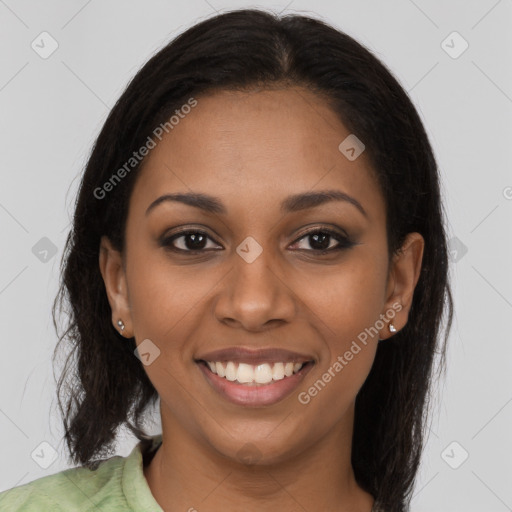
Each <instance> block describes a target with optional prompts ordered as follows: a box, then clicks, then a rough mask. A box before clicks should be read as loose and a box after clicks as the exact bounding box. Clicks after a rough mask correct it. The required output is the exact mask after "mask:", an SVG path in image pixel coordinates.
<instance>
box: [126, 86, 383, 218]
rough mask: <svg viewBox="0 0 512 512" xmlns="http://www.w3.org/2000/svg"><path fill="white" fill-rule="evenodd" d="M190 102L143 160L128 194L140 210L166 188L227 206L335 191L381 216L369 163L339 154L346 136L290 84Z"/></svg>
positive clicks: (326, 111) (313, 98)
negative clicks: (204, 195)
mask: <svg viewBox="0 0 512 512" xmlns="http://www.w3.org/2000/svg"><path fill="white" fill-rule="evenodd" d="M196 101H197V105H196V106H195V107H194V108H192V109H186V111H188V114H184V113H181V115H180V116H179V119H178V117H175V118H174V124H173V128H172V129H171V130H170V131H169V133H168V134H166V135H164V137H163V138H162V141H161V142H159V143H158V144H157V146H156V147H155V148H154V149H153V150H151V152H150V154H149V155H148V157H146V161H145V163H144V166H143V168H142V170H141V171H140V176H139V177H138V179H137V183H136V185H135V188H134V191H133V201H134V202H135V203H137V204H138V203H141V205H140V206H141V207H143V203H144V204H146V207H147V205H148V204H149V203H150V202H151V201H152V200H154V199H155V198H156V197H158V196H159V195H163V194H166V193H169V192H172V191H179V192H190V191H194V192H203V193H209V194H214V195H218V196H220V197H222V198H224V199H225V200H224V199H223V200H224V202H225V203H226V204H227V205H228V208H229V203H230V201H231V202H232V203H233V206H234V207H235V206H240V204H242V203H243V204H244V205H245V207H249V206H250V207H251V208H252V207H257V206H258V204H259V205H263V204H265V205H267V206H268V203H269V202H273V201H274V200H275V204H278V201H280V200H281V199H282V198H283V197H284V196H287V195H290V194H294V193H302V192H306V191H313V190H320V189H332V188H337V189H339V190H342V191H344V192H346V193H349V194H350V195H353V196H356V197H357V198H358V199H359V200H360V202H363V203H367V205H368V208H366V206H365V208H366V209H367V210H373V214H374V215H376V216H378V215H382V214H383V208H384V205H383V199H382V197H381V194H380V190H379V189H378V186H377V183H376V181H375V179H374V176H373V172H372V170H371V167H370V164H369V159H368V158H367V157H366V155H365V153H364V152H363V153H362V154H361V155H360V156H359V157H357V158H356V159H355V160H350V159H348V158H347V156H346V155H345V154H344V153H342V151H340V149H339V146H340V143H342V142H343V141H344V140H346V139H347V137H349V136H351V133H350V131H349V130H348V129H347V128H346V127H345V126H344V125H343V123H342V122H341V120H340V119H339V117H338V115H337V114H336V113H334V112H333V111H332V110H331V108H330V107H329V106H328V105H327V103H326V102H325V100H324V99H322V98H321V97H319V96H318V95H316V94H314V93H313V92H311V91H309V90H307V89H303V88H299V87H293V88H284V89H276V90H261V91H251V92H240V91H220V92H215V93H213V94H208V95H205V96H198V97H197V98H196ZM178 113H180V111H179V110H178V112H177V114H178ZM176 121H178V122H176ZM348 140H350V139H348ZM267 206H265V208H267ZM369 213H370V214H371V212H370V211H369Z"/></svg>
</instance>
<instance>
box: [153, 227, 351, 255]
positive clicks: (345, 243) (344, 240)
mask: <svg viewBox="0 0 512 512" xmlns="http://www.w3.org/2000/svg"><path fill="white" fill-rule="evenodd" d="M319 233H320V234H324V235H328V236H330V237H332V238H334V239H335V240H336V241H337V242H338V246H336V247H331V248H330V249H323V250H322V249H294V250H298V251H306V252H313V253H316V254H317V255H326V254H330V253H333V252H336V251H341V250H343V249H349V248H350V247H353V246H354V245H356V243H355V242H353V241H352V240H351V239H350V238H349V237H347V236H345V235H342V234H341V233H338V232H337V231H333V230H332V229H329V228H316V229H312V230H310V231H307V232H305V233H302V234H301V235H300V237H299V238H297V239H296V240H295V241H294V242H293V243H292V245H294V244H296V243H297V242H300V241H301V240H302V239H304V238H307V237H308V236H312V235H316V234H319ZM187 235H202V236H205V237H206V238H208V239H210V240H212V241H213V242H215V243H217V242H216V241H215V240H213V239H212V238H211V237H210V236H209V235H208V233H206V232H205V231H202V230H199V229H186V230H183V231H180V232H178V233H175V234H174V235H172V236H170V237H167V238H164V239H162V241H161V242H160V244H161V245H162V247H165V248H166V249H168V250H170V251H173V252H177V253H191V254H199V253H201V252H206V251H208V250H212V249H196V250H194V249H179V248H177V247H174V246H173V245H172V244H173V242H174V241H175V240H177V239H178V238H181V237H184V236H187ZM214 250H219V249H214Z"/></svg>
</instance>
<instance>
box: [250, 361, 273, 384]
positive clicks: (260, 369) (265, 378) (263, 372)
mask: <svg viewBox="0 0 512 512" xmlns="http://www.w3.org/2000/svg"><path fill="white" fill-rule="evenodd" d="M254 380H255V381H256V382H257V383H258V384H268V383H269V382H271V381H272V368H270V365H269V364H267V363H265V364H259V365H258V366H256V370H254Z"/></svg>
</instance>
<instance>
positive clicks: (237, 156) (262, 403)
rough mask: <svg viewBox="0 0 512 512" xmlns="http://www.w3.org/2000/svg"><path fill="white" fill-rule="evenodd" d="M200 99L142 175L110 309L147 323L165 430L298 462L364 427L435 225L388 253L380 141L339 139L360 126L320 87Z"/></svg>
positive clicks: (140, 327) (137, 331) (233, 450)
mask: <svg viewBox="0 0 512 512" xmlns="http://www.w3.org/2000/svg"><path fill="white" fill-rule="evenodd" d="M196 99H197V105H196V106H195V107H194V108H192V109H191V111H190V113H189V114H188V115H186V116H183V118H180V120H179V123H178V124H175V125H174V128H173V129H172V131H170V132H169V134H168V135H166V136H165V137H164V138H163V139H162V141H161V142H160V143H159V144H158V145H157V147H156V148H155V149H152V150H151V152H150V154H149V156H148V157H147V160H146V163H145V166H144V168H143V170H142V171H141V174H140V175H139V177H138V179H137V182H136V184H135V187H134V189H133V194H132V197H131V199H130V206H129V214H128V219H127V226H126V252H125V255H124V256H125V266H124V267H123V268H119V267H117V268H118V272H117V273H116V272H114V270H113V269H114V268H116V261H117V262H119V260H116V256H115V252H113V251H110V256H111V257H110V258H109V259H108V261H109V262H110V263H109V264H108V265H107V264H106V266H105V267H104V268H103V272H104V278H106V284H107V289H108V290H109V299H110V303H111V305H112V309H113V317H112V318H113V322H116V321H117V319H119V318H122V319H123V321H124V323H125V325H126V331H125V333H126V334H127V335H128V336H131V335H134V336H135V338H136V342H137V345H139V349H140V352H141V353H142V358H143V361H144V363H145V366H144V368H145V370H146V372H147V374H148V376H149V378H150V380H151V381H152V383H153V385H154V386H155V388H156V390H157V391H158V393H159V395H160V399H161V413H162V422H163V426H164V434H165V428H167V427H168V428H172V429H174V431H175V432H176V431H180V432H183V433H186V435H188V436H192V438H193V439H194V440H195V441H196V442H198V443H199V444H200V445H202V446H204V447H208V449H213V450H215V451H216V452H217V453H221V454H223V455H225V456H227V457H230V458H234V459H236V458H238V459H240V458H242V459H244V460H246V459H248V458H250V457H251V456H252V457H253V459H254V460H256V459H260V460H265V461H268V462H270V461H278V460H284V458H286V457H290V456H292V455H294V454H297V453H299V452H300V451H301V450H305V449H307V448H308V447H310V446H312V445H313V444H314V443H315V442H318V441H319V440H320V439H322V438H323V437H324V436H325V435H326V434H327V433H328V432H332V431H333V429H336V428H339V429H340V432H341V431H342V430H343V431H345V432H346V431H347V430H346V429H347V428H348V429H349V430H348V431H350V428H351V424H352V423H351V422H352V411H353V405H354V401H355V398H356V394H357V393H358V391H359V389H360V388H361V386H362V384H363V383H364V381H365V379H366V377H367V375H368V373H369V371H370V368H371V366H372V363H373V360H374V356H375V351H376V347H377V341H378V338H379V337H380V338H381V339H383V338H386V337H388V336H389V331H388V329H387V324H388V322H389V320H390V319H393V323H394V324H395V326H397V328H398V329H400V328H402V327H403V325H404V324H405V323H406V320H407V310H408V303H409V301H410V296H411V295H412V290H413V288H414V285H415V283H416V279H417V271H418V269H419V267H418V258H419V260H421V240H420V241H419V242H418V239H421V237H419V236H418V237H417V238H416V239H415V240H416V244H412V246H415V247H416V248H417V250H416V253H415V254H416V259H414V257H410V258H408V257H406V256H404V258H403V259H402V260H400V261H398V260H397V261H398V263H397V265H396V268H395V266H394V263H393V262H388V257H387V251H388V246H387V239H386V212H385V205H384V199H383V196H382V195H381V192H380V191H379V188H378V186H377V183H376V181H375V179H374V177H373V175H372V173H371V170H370V167H369V160H368V159H367V155H366V153H365V152H364V151H363V153H362V154H361V155H360V156H358V157H357V158H355V159H354V158H353V154H352V153H354V152H352V151H351V150H350V149H348V151H347V148H345V146H343V147H342V149H343V148H344V152H342V150H340V149H339V146H340V143H342V142H343V141H344V140H345V139H346V138H347V137H348V136H349V135H350V132H349V131H348V130H347V129H346V128H345V127H344V126H343V124H342V123H341V122H340V121H339V119H338V117H337V116H336V115H335V114H334V113H333V112H332V111H331V110H330V109H329V108H328V106H327V105H326V104H325V103H324V102H323V101H322V99H320V98H319V97H318V96H316V95H314V94H313V93H312V92H309V91H307V90H305V89H301V88H289V89H283V90H273V91H268V90H267V91H260V92H252V93H242V92H227V91H224V92H219V93H216V94H213V95H208V96H204V97H197V98H196ZM349 142H350V139H349V140H348V141H347V142H346V143H345V144H348V143H349ZM362 142H363V143H364V142H365V141H362ZM349 146H350V144H349ZM359 149H361V147H355V150H356V151H357V150H359ZM354 154H355V155H356V156H357V153H354ZM347 156H350V157H351V158H347ZM320 192H322V193H323V195H318V194H319V193H320ZM166 195H174V196H175V195H179V196H178V197H177V198H176V196H175V199H174V200H172V199H170V198H168V199H167V200H160V201H157V200H159V199H160V198H162V197H163V196H166ZM198 195H200V198H201V201H199V200H198V199H197V196H198ZM155 201H157V203H155ZM192 203H194V204H192ZM182 231H187V232H189V234H188V235H187V234H185V235H183V234H180V233H181V232H182ZM104 246H105V247H108V243H106V241H105V240H104ZM322 251H323V252H322ZM404 254H408V253H407V252H406V253H404ZM411 254H412V253H411ZM105 261H106V260H105ZM388 263H389V264H390V265H391V267H390V270H391V271H390V273H389V274H388ZM400 265H402V266H400ZM105 268H106V269H107V271H105ZM109 269H110V270H109ZM395 270H396V272H395ZM109 272H110V274H109ZM107 275H111V276H114V278H113V279H112V280H111V281H109V278H108V277H106V276H107ZM112 283H115V284H112ZM399 310H401V311H399ZM240 349H241V350H240ZM276 349H278V350H276ZM225 350H227V352H224V353H222V352H221V353H218V354H214V353H213V352H217V351H225ZM205 360H206V361H209V362H210V363H216V362H218V363H221V364H222V368H221V369H220V370H219V371H218V372H217V374H214V373H213V372H212V371H211V369H210V368H209V366H208V365H207V364H206V363H205ZM229 361H230V363H229V364H228V362H229ZM307 361H309V363H307V364H305V366H304V367H303V368H302V370H300V371H299V372H298V373H297V374H293V375H291V376H286V372H287V373H289V371H290V365H289V364H288V365H286V364H285V363H294V364H295V363H302V362H307ZM240 363H243V364H242V367H241V368H240V369H239V368H238V367H239V365H240ZM281 363H283V364H281ZM212 366H213V367H215V369H216V370H215V371H217V366H218V365H216V364H215V365H212ZM297 367H298V366H297ZM223 369H224V372H228V376H227V377H229V379H228V378H226V376H224V377H222V376H219V374H218V373H219V372H220V374H221V375H222V373H223ZM233 378H235V380H234V381H233ZM255 378H257V379H258V380H259V381H260V383H259V384H254V383H253V382H252V379H255ZM238 379H240V380H242V381H244V380H246V381H247V382H246V383H239V382H238ZM270 379H272V380H271V381H270V383H267V384H265V383H264V382H266V381H268V380H270Z"/></svg>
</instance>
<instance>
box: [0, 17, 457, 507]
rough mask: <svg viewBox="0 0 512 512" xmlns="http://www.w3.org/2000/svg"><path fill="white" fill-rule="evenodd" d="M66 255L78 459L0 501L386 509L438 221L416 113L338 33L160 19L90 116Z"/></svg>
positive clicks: (433, 344)
mask: <svg viewBox="0 0 512 512" xmlns="http://www.w3.org/2000/svg"><path fill="white" fill-rule="evenodd" d="M66 249H67V250H66V253H65V255H64V258H63V281H62V287H61V291H60V294H59V296H58V297H57V300H56V303H55V310H56V311H55V312H57V310H58V306H59V305H60V306H63V304H64V302H65V301H68V302H69V304H70V317H69V325H68V326H67V329H66V331H65V332H64V333H63V335H62V336H61V342H64V341H66V340H67V341H68V342H69V343H71V345H72V347H73V355H74V357H75V358H76V359H75V362H76V367H75V366H74V364H73V361H71V362H69V364H68V365H67V368H66V371H65V372H64V373H63V375H62V376H61V379H60V381H59V403H60V404H61V409H62V412H63V415H64V418H65V419H64V425H65V439H66V442H67V445H68V447H69V450H70V455H71V461H72V462H73V463H76V464H80V465H81V467H79V468H73V469H68V470H66V471H62V472H60V473H57V474H55V475H50V476H46V477H44V478H40V479H39V480H36V481H34V482H30V483H29V484H25V485H23V486H20V487H17V488H14V489H12V490H10V491H7V492H5V493H3V494H2V495H0V508H2V507H3V508H2V510H4V509H5V510H55V511H57V510H66V511H70V510H84V509H89V508H87V507H90V509H91V510H94V509H95V508H94V507H96V509H98V510H109V511H115V510H127V509H129V510H137V511H140V510H145V511H160V510H165V511H172V512H174V511H177V510H189V511H194V510H198V511H201V512H203V511H228V512H229V511H232V510H233V511H234V510H240V509H242V510H249V511H267V510H285V511H296V510H301V511H302V510H307V511H319V510H320V511H339V512H348V511H358V512H370V511H373V512H377V511H386V512H400V511H406V510H408V509H409V503H410V498H411V491H412V488H413V484H414V481H415V477H416V474H417V469H418V466H419V462H420V456H421V451H422V447H423V440H424V429H425V428H426V423H425V421H426V415H425V413H426V412H427V411H428V398H429V390H430V386H431V380H432V378H433V376H434V375H433V373H434V372H433V368H434V365H433V363H434V353H436V352H439V353H440V354H441V356H443V355H444V350H445V342H444V341H443V342H442V341H441V336H440V331H441V324H442V320H443V317H444V315H446V319H447V322H446V334H445V338H444V340H445V339H446V336H447V334H448V332H449V328H450V324H451V317H452V298H451V293H450V288H449V283H448V276H447V274H448V263H447V262H448V260H447V249H446V238H445V231H444V224H443V213H442V205H441V200H440V190H439V177H438V171H437V167H436V163H435V159H434V156H433V154H432V149H431V146H430V144H429V141H428V138H427V135H426V133H425V131H424V128H423V126H422V123H421V121H420V119H419V116H418V114H417V112H416V110H415V109H414V107H413V105H412V103H411V101H410V100H409V98H408V97H407V95H406V93H405V92H404V91H403V89H402V88H401V87H400V85H399V84H398V82H397V81H396V79H394V78H393V77H392V75H391V74H390V73H389V71H388V70H387V69H386V68H385V66H384V65H383V64H382V63H381V62H380V61H379V60H377V59H376V57H374V56H373V55H372V54H371V53H369V52H368V50H366V49H365V48H363V47H362V46H361V45H360V44H359V43H357V42H356V41H354V40H353V39H352V38H350V37H349V36H347V35H346V34H343V33H342V32H340V31H338V30H335V29H334V28H332V27H329V26H328V25H326V24H324V23H322V22H320V21H317V20H313V19H310V18H307V17H302V16H285V17H278V16H274V15H272V14H270V13H266V12H263V11H258V10H239V11H233V12H229V13H226V14H222V15H218V16H216V17H213V18H210V19H208V20H206V21H203V22H201V23H199V24H197V25H195V26H193V27H192V28H190V29H189V30H187V31H186V32H184V33H183V34H182V35H180V36H179V37H178V38H177V39H175V40H174V41H172V42H171V43H170V44H169V45H168V46H166V47H165V48H164V49H162V50H161V51H160V52H158V53H157V54H156V55H155V56H154V57H153V58H151V59H150V60H149V62H148V63H147V64H146V65H145V66H144V67H143V68H142V69H141V70H140V71H139V72H138V73H137V75H136V76H135V78H134V79H133V80H132V82H131V83H130V85H129V86H128V88H127V89H126V91H125V92H124V93H123V95H122V96H121V98H120V99H119V101H118V102H117V104H116V105H115V107H114V108H113V110H112V112H111V113H110V115H109V117H108V119H107V121H106V123H105V125H104V127H103V129H102V131H101V133H100V135H99V137H98V139H97V141H96V144H95V146H94V150H93V152H92V154H91V157H90V159H89V162H88V164H87V168H86V170H85V174H84V176H83V180H82V184H81V188H80V191H79V196H78V200H77V203H76V211H75V217H74V225H73V229H72V231H71V233H70V235H69V237H68V241H67V247H66ZM443 361H444V358H443V357H442V358H441V362H443ZM440 367H441V366H440ZM66 383H70V386H71V388H70V389H67V388H66V386H65V384H66ZM61 398H62V399H63V400H62V401H61ZM157 399H159V400H160V404H159V406H160V415H161V420H162V434H161V435H158V436H149V435H147V434H146V433H145V431H144V428H143V426H142V422H143V420H144V412H145V411H146V409H147V407H148V406H150V405H154V404H155V403H156V401H157ZM63 402H64V403H63ZM123 425H125V426H127V427H128V428H129V429H130V430H131V431H132V432H133V433H134V435H135V436H137V438H138V439H139V440H140V442H139V443H138V444H137V446H136V447H135V448H134V449H133V451H132V452H131V454H130V455H129V456H128V457H120V456H114V457H110V458H108V457H107V455H111V454H112V451H111V449H112V446H113V444H114V443H115V439H116V432H117V429H118V428H119V427H121V426H123ZM109 450H110V451H109Z"/></svg>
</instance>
